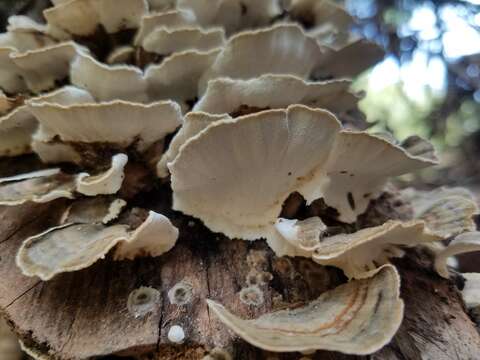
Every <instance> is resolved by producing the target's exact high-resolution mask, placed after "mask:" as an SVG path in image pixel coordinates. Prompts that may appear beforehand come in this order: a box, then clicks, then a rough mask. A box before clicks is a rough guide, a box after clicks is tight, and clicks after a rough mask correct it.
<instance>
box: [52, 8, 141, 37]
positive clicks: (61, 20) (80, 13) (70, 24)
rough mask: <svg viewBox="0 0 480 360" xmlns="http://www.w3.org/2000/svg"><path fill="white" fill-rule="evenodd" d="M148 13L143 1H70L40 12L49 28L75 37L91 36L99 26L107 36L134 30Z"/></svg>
mask: <svg viewBox="0 0 480 360" xmlns="http://www.w3.org/2000/svg"><path fill="white" fill-rule="evenodd" d="M147 12H148V3H147V2H146V0H70V1H61V2H57V3H56V6H54V7H52V8H49V9H47V10H45V11H44V13H43V14H44V16H45V18H46V20H47V22H48V24H49V25H52V26H54V27H57V28H59V29H62V30H63V31H65V32H67V33H69V34H72V35H78V36H88V35H92V34H93V33H94V32H95V30H96V29H97V27H98V26H99V25H102V26H103V27H104V28H105V30H106V31H107V33H115V32H118V31H120V30H124V29H132V28H137V27H138V26H139V24H140V19H141V18H142V16H143V15H145V14H146V13H147Z"/></svg>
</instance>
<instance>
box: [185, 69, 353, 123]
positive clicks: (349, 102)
mask: <svg viewBox="0 0 480 360" xmlns="http://www.w3.org/2000/svg"><path fill="white" fill-rule="evenodd" d="M350 84H351V81H349V80H333V81H326V82H307V81H304V80H303V79H301V78H298V77H296V76H292V75H282V74H266V75H262V76H260V77H258V78H254V79H249V80H240V79H229V78H220V79H215V80H211V81H209V83H208V86H207V90H206V91H205V93H204V94H203V96H202V97H201V98H200V100H199V101H198V102H197V103H196V104H195V107H194V108H193V110H194V111H204V112H207V113H211V114H223V113H225V114H232V113H234V112H235V111H237V110H238V109H239V108H240V107H241V106H242V105H247V106H249V107H257V108H260V109H277V108H286V107H287V106H288V105H291V104H303V105H307V106H310V107H317V108H324V109H327V110H329V111H332V112H333V113H336V114H339V113H343V112H346V111H349V110H353V109H357V103H358V101H359V100H360V98H359V97H358V96H356V95H355V94H353V93H351V92H349V90H348V88H349V86H350Z"/></svg>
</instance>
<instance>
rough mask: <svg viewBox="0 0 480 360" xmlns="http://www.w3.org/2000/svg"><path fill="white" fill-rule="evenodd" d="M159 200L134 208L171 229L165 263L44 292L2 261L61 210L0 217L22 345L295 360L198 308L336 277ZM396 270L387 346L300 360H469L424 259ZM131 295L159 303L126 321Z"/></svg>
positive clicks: (324, 285) (128, 266)
mask: <svg viewBox="0 0 480 360" xmlns="http://www.w3.org/2000/svg"><path fill="white" fill-rule="evenodd" d="M166 198H168V197H166V194H165V193H162V192H161V191H160V192H154V193H152V194H150V195H149V196H148V203H145V204H143V205H144V206H148V207H149V208H155V209H156V210H157V211H160V212H163V213H164V214H165V215H167V216H169V217H170V218H171V219H172V221H173V223H174V224H175V225H176V226H177V227H179V228H180V233H181V236H180V239H179V242H178V243H177V245H176V246H175V248H174V249H173V250H172V251H170V252H169V253H168V254H166V255H164V256H162V257H159V258H156V259H152V258H145V259H138V260H135V261H122V262H114V261H112V260H110V259H105V260H102V261H99V262H98V263H96V264H95V265H94V266H92V267H90V268H89V269H86V270H84V271H79V272H75V273H68V274H63V275H61V276H58V277H56V278H54V279H53V280H51V281H49V282H40V281H39V280H37V279H34V278H26V277H24V276H22V275H21V274H20V272H19V271H18V269H17V268H16V267H15V264H14V256H15V253H16V251H17V249H18V247H19V246H20V244H21V243H22V241H23V240H24V239H25V238H26V237H27V236H29V235H33V234H35V233H37V232H39V231H41V230H43V229H45V228H46V227H47V226H48V225H49V224H51V223H52V222H53V221H55V218H56V216H57V215H56V213H58V212H59V211H61V209H62V206H65V204H64V203H62V202H55V203H52V204H49V205H25V206H21V207H18V208H1V209H0V219H1V222H0V227H1V231H0V256H1V261H0V279H2V280H1V281H0V290H1V292H0V309H1V310H2V311H3V313H4V315H5V316H6V318H7V319H8V320H10V322H11V323H12V324H13V327H14V330H15V332H16V333H17V334H19V336H20V337H21V339H22V340H23V341H24V343H25V344H26V345H27V346H29V347H32V348H35V349H36V350H38V351H40V352H42V353H44V354H49V355H50V356H51V357H52V358H55V359H62V360H67V359H68V360H71V359H87V358H92V357H98V356H106V355H112V354H114V355H115V354H116V355H124V356H125V355H132V356H133V355H135V356H137V357H138V356H140V355H141V354H148V353H150V354H154V356H155V358H158V359H201V358H202V357H203V356H204V355H205V354H206V353H207V351H208V350H209V349H212V348H215V347H217V348H222V349H225V350H226V351H227V352H228V353H229V354H230V355H231V356H232V358H233V359H247V360H248V359H299V358H300V357H301V356H300V355H299V354H267V353H265V352H262V351H260V350H258V349H255V348H253V347H251V346H249V345H248V344H245V343H244V342H242V341H240V340H239V339H238V338H236V337H235V336H234V335H233V334H232V333H230V332H229V331H228V330H227V329H226V328H225V327H224V326H223V325H222V324H221V323H220V322H219V321H218V320H217V319H216V318H215V317H214V316H213V315H211V314H209V312H208V309H207V306H206V303H205V299H206V298H211V299H214V300H216V301H219V302H221V303H223V304H225V305H226V307H227V308H229V309H233V310H234V311H235V313H237V314H239V315H241V316H245V317H254V316H257V315H259V314H262V313H264V312H266V311H270V310H271V309H278V308H281V307H284V306H287V305H289V304H290V305H291V304H297V305H298V304H302V303H303V302H305V301H308V300H310V299H314V298H316V297H317V296H318V295H319V294H320V293H322V292H324V291H326V290H327V289H330V288H333V287H335V286H336V285H337V284H339V283H341V282H342V281H344V278H343V276H342V275H341V274H340V273H339V272H338V271H337V270H335V269H333V268H325V267H321V266H319V265H315V264H313V263H312V262H310V261H309V260H305V259H288V258H276V257H275V256H273V254H272V252H271V251H270V250H269V249H268V248H267V246H266V245H265V243H264V242H263V241H257V242H245V241H240V240H229V239H226V238H225V237H223V236H221V235H218V234H213V233H211V232H210V231H208V230H207V229H206V228H205V227H204V226H203V225H202V224H201V223H200V222H198V221H196V220H194V219H192V218H189V217H186V216H183V215H181V214H179V213H176V212H173V211H171V210H169V208H170V205H169V203H168V202H169V201H168V200H165V199H166ZM396 265H397V267H398V268H399V270H400V273H401V277H402V298H403V299H404V300H405V303H406V314H405V320H404V322H403V324H402V327H401V329H400V331H399V332H398V334H397V335H396V336H395V338H394V340H393V342H392V343H391V344H390V345H389V346H387V347H386V348H384V349H382V350H381V351H380V352H379V353H377V354H374V355H371V356H370V357H355V356H346V355H342V354H339V353H332V352H317V353H316V354H315V355H311V356H310V358H313V359H335V360H337V359H382V360H383V359H387V360H390V359H392V360H401V359H409V360H410V359H413V360H415V359H440V360H442V359H445V360H446V359H475V358H478V354H480V337H479V334H478V333H477V330H476V329H475V326H474V325H473V323H472V322H471V320H470V319H469V317H468V315H467V314H466V313H465V309H464V307H463V304H462V301H461V299H460V297H459V294H458V291H457V289H456V287H455V285H454V284H453V283H452V282H451V281H447V280H444V279H441V278H440V277H438V276H436V275H435V274H434V273H433V272H432V271H431V269H430V262H429V259H428V256H427V255H426V254H419V253H411V254H409V256H407V257H406V258H405V259H402V260H400V261H397V262H396ZM258 273H260V274H262V276H263V277H264V278H265V279H266V280H267V283H266V284H260V285H259V287H260V289H261V291H262V293H263V297H264V301H263V303H262V304H261V305H259V306H252V305H247V304H245V303H243V302H242V301H241V300H240V296H239V293H240V291H241V290H242V289H243V288H245V287H247V286H248V284H247V278H248V277H249V276H250V278H251V276H252V274H258ZM268 274H271V276H269V275H268ZM270 277H271V280H270ZM181 281H183V282H187V283H188V284H190V285H191V287H192V289H193V297H192V299H191V301H189V302H188V303H187V304H186V305H183V306H178V305H174V304H171V303H170V301H169V298H168V291H169V290H170V289H171V288H172V287H173V286H174V285H175V284H177V283H179V282H181ZM141 286H149V287H153V288H155V289H157V290H159V291H160V293H161V295H162V296H161V300H160V301H159V302H158V304H156V305H155V307H154V308H153V310H152V311H151V312H150V313H149V314H148V315H146V316H145V317H143V318H135V317H134V316H133V315H132V314H131V313H130V312H129V311H128V309H127V299H128V296H129V294H130V293H131V292H132V291H133V290H135V289H137V288H139V287H141ZM172 325H180V326H182V327H183V329H184V330H185V333H186V341H185V343H184V344H183V345H181V346H176V345H174V344H172V343H171V342H170V341H169V340H168V337H167V334H168V330H169V328H170V327H171V326H172Z"/></svg>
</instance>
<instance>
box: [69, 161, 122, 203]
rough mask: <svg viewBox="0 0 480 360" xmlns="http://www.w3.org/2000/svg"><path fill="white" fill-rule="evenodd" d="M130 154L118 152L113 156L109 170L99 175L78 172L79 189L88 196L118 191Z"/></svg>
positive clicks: (77, 182) (77, 184)
mask: <svg viewBox="0 0 480 360" xmlns="http://www.w3.org/2000/svg"><path fill="white" fill-rule="evenodd" d="M127 162H128V156H127V155H125V154H117V155H115V156H113V157H112V165H111V166H110V169H108V170H107V171H105V172H103V173H101V174H98V175H89V174H88V173H81V174H78V176H77V179H76V186H77V189H76V190H77V191H78V192H79V193H81V194H84V195H87V196H95V195H108V194H115V193H117V192H118V191H119V190H120V188H121V186H122V182H123V179H124V178H125V174H124V172H123V169H124V168H125V165H127Z"/></svg>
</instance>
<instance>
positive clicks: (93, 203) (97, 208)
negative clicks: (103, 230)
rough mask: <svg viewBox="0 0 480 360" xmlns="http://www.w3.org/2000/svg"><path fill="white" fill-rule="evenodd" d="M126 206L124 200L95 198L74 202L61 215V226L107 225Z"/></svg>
mask: <svg viewBox="0 0 480 360" xmlns="http://www.w3.org/2000/svg"><path fill="white" fill-rule="evenodd" d="M125 205H127V203H126V202H125V200H122V199H112V198H111V197H107V196H96V197H92V198H85V199H81V200H77V201H75V202H74V203H73V204H72V205H70V206H69V207H68V208H67V210H65V212H64V213H63V215H62V219H61V221H60V222H61V223H62V224H94V223H97V224H100V223H102V224H107V223H109V222H110V221H112V220H115V219H116V218H117V217H118V215H120V213H121V211H122V210H123V208H124V207H125Z"/></svg>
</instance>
